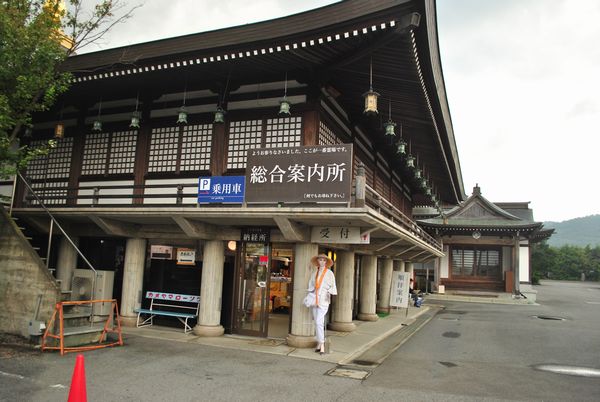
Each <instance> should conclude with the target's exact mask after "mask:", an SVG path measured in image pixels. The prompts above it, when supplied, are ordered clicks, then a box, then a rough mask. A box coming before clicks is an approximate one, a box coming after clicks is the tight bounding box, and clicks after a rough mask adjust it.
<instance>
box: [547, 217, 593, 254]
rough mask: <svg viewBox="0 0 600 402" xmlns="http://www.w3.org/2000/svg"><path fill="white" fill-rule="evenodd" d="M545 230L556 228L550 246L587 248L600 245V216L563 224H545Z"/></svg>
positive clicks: (572, 220) (571, 220)
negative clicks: (567, 245) (566, 245)
mask: <svg viewBox="0 0 600 402" xmlns="http://www.w3.org/2000/svg"><path fill="white" fill-rule="evenodd" d="M544 228H548V229H550V228H554V229H555V231H554V234H553V235H552V237H550V239H549V240H548V245H550V246H552V247H560V246H563V245H565V244H569V245H572V246H581V247H585V246H587V245H588V244H589V245H590V246H592V247H594V246H598V245H600V215H590V216H586V217H583V218H575V219H570V220H568V221H563V222H544Z"/></svg>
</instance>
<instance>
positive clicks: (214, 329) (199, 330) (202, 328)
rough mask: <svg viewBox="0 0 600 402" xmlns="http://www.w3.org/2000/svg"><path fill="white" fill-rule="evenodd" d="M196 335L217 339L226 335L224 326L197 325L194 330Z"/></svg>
mask: <svg viewBox="0 0 600 402" xmlns="http://www.w3.org/2000/svg"><path fill="white" fill-rule="evenodd" d="M193 332H194V335H198V336H208V337H211V336H212V337H215V336H221V335H223V334H224V333H225V328H223V326H222V325H196V326H195V327H194V329H193Z"/></svg>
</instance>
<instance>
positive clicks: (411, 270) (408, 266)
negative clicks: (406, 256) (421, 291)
mask: <svg viewBox="0 0 600 402" xmlns="http://www.w3.org/2000/svg"><path fill="white" fill-rule="evenodd" d="M404 272H408V273H409V274H410V275H409V278H412V279H415V267H414V266H413V263H412V262H409V261H406V262H405V263H404Z"/></svg>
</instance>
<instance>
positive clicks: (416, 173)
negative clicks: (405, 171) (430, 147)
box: [415, 168, 421, 179]
mask: <svg viewBox="0 0 600 402" xmlns="http://www.w3.org/2000/svg"><path fill="white" fill-rule="evenodd" d="M420 178H421V169H419V168H416V169H415V179H420Z"/></svg>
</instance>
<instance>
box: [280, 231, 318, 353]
mask: <svg viewBox="0 0 600 402" xmlns="http://www.w3.org/2000/svg"><path fill="white" fill-rule="evenodd" d="M318 253H319V247H318V246H317V245H316V244H306V243H304V244H296V246H295V247H294V296H293V300H292V332H291V333H290V334H288V336H287V344H288V345H289V346H293V347H297V348H312V347H314V346H315V345H316V340H315V324H314V322H313V319H312V316H311V314H310V309H308V308H306V307H305V306H304V304H302V300H304V297H305V296H306V289H307V288H308V279H309V276H310V273H311V271H312V267H311V264H310V259H311V258H312V257H314V256H315V255H317V254H318Z"/></svg>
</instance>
